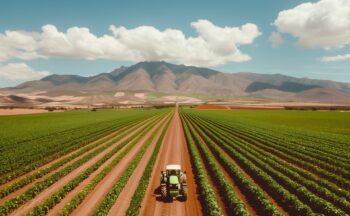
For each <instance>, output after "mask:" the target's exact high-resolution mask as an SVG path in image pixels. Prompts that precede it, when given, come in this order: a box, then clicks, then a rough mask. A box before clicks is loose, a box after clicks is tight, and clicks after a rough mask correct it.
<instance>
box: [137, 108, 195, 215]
mask: <svg viewBox="0 0 350 216" xmlns="http://www.w3.org/2000/svg"><path fill="white" fill-rule="evenodd" d="M167 164H180V165H181V167H182V169H183V170H185V171H186V172H187V183H188V198H187V201H179V200H175V201H173V202H164V201H162V200H161V198H160V194H159V193H158V190H157V189H158V187H159V184H160V182H159V179H160V171H161V170H165V167H166V165H167ZM140 215H191V216H192V215H202V210H201V206H200V203H199V200H198V196H197V191H196V185H195V181H194V178H193V173H192V168H191V161H190V157H189V153H188V149H187V144H186V140H185V137H184V133H183V129H182V124H181V120H180V116H179V113H178V112H177V111H176V112H175V114H174V118H173V119H172V122H171V124H170V126H169V128H168V131H167V133H166V135H165V138H164V141H163V143H162V147H161V149H160V153H159V155H158V158H157V161H156V164H155V167H154V169H153V172H152V177H151V180H150V184H149V186H148V188H147V191H146V195H145V198H144V200H143V203H142V207H141V211H140Z"/></svg>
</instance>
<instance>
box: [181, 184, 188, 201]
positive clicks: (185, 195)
mask: <svg viewBox="0 0 350 216" xmlns="http://www.w3.org/2000/svg"><path fill="white" fill-rule="evenodd" d="M187 190H188V189H187V185H186V186H182V196H183V199H184V200H187V193H188V191H187Z"/></svg>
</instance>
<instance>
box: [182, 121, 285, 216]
mask: <svg viewBox="0 0 350 216" xmlns="http://www.w3.org/2000/svg"><path fill="white" fill-rule="evenodd" d="M186 118H187V119H189V121H190V122H191V124H192V125H193V127H194V128H195V129H196V131H197V133H199V135H200V136H201V137H202V139H203V140H204V141H205V143H207V145H208V146H209V148H210V149H211V150H212V152H213V154H214V156H215V157H216V159H217V160H218V161H219V162H220V163H221V164H222V166H223V167H224V168H225V169H226V170H227V172H228V173H229V175H230V176H231V177H232V179H233V180H234V181H235V183H236V184H237V185H238V186H239V188H240V189H241V190H242V192H243V193H244V194H246V196H247V198H248V200H249V201H250V203H251V204H252V205H253V206H256V207H257V210H258V212H259V213H263V214H264V215H282V214H281V213H280V212H279V211H278V210H277V209H276V207H275V206H274V205H273V204H272V203H270V201H269V199H268V198H267V196H266V195H265V194H264V192H263V191H262V190H261V189H260V188H259V187H258V186H257V185H255V184H253V183H252V182H250V181H249V180H248V179H247V178H246V177H245V175H244V173H243V172H242V171H241V170H240V169H239V168H237V167H236V166H235V165H234V164H233V163H232V162H231V160H230V159H229V158H228V157H227V156H226V155H225V153H224V152H223V151H222V150H221V149H220V148H219V147H218V146H217V145H216V144H215V143H214V142H213V141H212V140H210V139H209V137H207V136H206V134H205V133H203V131H202V127H201V126H204V127H206V126H207V125H205V124H204V125H203V124H200V125H197V124H196V122H194V121H193V120H192V119H191V117H190V116H188V117H187V116H186Z"/></svg>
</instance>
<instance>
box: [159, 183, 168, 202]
mask: <svg viewBox="0 0 350 216" xmlns="http://www.w3.org/2000/svg"><path fill="white" fill-rule="evenodd" d="M160 190H161V193H162V197H163V198H164V199H165V198H167V196H168V193H167V189H166V186H165V185H162V186H161V188H160Z"/></svg>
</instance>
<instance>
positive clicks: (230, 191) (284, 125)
mask: <svg viewBox="0 0 350 216" xmlns="http://www.w3.org/2000/svg"><path fill="white" fill-rule="evenodd" d="M0 127H1V128H2V130H0V141H1V142H0V143H1V144H0V148H1V152H0V156H1V157H0V158H1V164H0V180H1V182H0V215H316V214H318V215H347V214H349V212H350V181H349V179H350V173H349V170H350V160H349V159H350V115H349V113H340V112H311V111H262V110H259V111H253V110H249V111H248V110H244V111H243V110H239V111H233V110H225V111H222V110H217V111H216V110H196V109H189V108H176V109H173V108H164V109H145V110H143V109H127V110H98V111H97V112H91V111H71V112H62V113H44V114H32V115H23V116H3V117H0ZM167 164H180V165H181V167H182V169H183V170H185V171H186V174H187V184H188V196H187V200H186V201H185V200H174V201H172V202H169V201H165V200H163V199H162V198H161V193H160V192H159V185H160V180H159V177H160V172H161V171H162V170H164V169H165V166H166V165H167Z"/></svg>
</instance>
